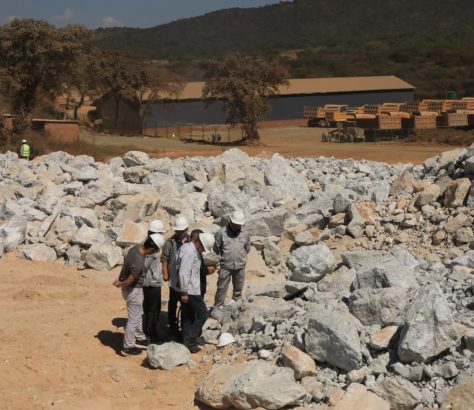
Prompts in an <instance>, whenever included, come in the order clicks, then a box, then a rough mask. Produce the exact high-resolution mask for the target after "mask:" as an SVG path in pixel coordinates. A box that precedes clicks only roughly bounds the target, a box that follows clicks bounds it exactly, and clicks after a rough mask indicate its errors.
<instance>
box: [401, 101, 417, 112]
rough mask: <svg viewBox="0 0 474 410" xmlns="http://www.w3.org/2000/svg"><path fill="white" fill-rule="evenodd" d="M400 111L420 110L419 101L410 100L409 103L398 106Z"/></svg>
mask: <svg viewBox="0 0 474 410" xmlns="http://www.w3.org/2000/svg"><path fill="white" fill-rule="evenodd" d="M400 111H403V112H408V113H410V114H413V113H414V112H418V111H420V103H419V102H410V103H406V104H403V106H402V107H401V108H400Z"/></svg>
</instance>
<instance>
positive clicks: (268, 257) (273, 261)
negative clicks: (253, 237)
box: [263, 240, 281, 266]
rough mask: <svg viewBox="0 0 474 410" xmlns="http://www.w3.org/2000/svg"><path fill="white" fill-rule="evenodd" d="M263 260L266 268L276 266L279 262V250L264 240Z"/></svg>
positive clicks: (270, 242)
mask: <svg viewBox="0 0 474 410" xmlns="http://www.w3.org/2000/svg"><path fill="white" fill-rule="evenodd" d="M263 259H264V260H265V263H266V264H267V265H268V266H277V265H279V264H280V262H281V252H280V249H279V248H278V246H276V245H275V244H274V243H273V242H272V241H270V240H266V241H265V243H264V246H263Z"/></svg>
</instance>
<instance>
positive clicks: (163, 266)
mask: <svg viewBox="0 0 474 410" xmlns="http://www.w3.org/2000/svg"><path fill="white" fill-rule="evenodd" d="M161 273H162V275H163V280H164V281H165V282H168V280H169V278H170V273H169V271H168V261H161Z"/></svg>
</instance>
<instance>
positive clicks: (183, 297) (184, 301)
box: [181, 295, 188, 303]
mask: <svg viewBox="0 0 474 410" xmlns="http://www.w3.org/2000/svg"><path fill="white" fill-rule="evenodd" d="M181 302H183V303H188V295H181Z"/></svg>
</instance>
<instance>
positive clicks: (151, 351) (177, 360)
mask: <svg viewBox="0 0 474 410" xmlns="http://www.w3.org/2000/svg"><path fill="white" fill-rule="evenodd" d="M147 359H148V363H149V364H150V366H151V367H152V368H153V369H162V370H170V369H173V368H175V367H176V366H180V365H182V364H186V363H188V362H189V361H190V360H191V352H190V351H189V350H188V349H187V347H186V346H184V345H182V344H180V343H175V342H169V343H164V344H162V345H155V344H151V345H148V348H147Z"/></svg>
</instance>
